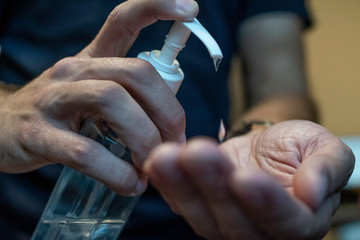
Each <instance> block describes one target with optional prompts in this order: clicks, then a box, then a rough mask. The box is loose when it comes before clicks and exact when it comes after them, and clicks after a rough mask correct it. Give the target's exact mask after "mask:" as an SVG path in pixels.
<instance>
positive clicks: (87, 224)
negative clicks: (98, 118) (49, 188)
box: [32, 120, 139, 240]
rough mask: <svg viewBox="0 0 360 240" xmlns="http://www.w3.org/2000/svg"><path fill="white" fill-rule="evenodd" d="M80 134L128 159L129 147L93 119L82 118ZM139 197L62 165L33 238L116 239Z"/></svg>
mask: <svg viewBox="0 0 360 240" xmlns="http://www.w3.org/2000/svg"><path fill="white" fill-rule="evenodd" d="M81 134H82V135H84V136H87V137H89V138H92V139H94V140H96V141H98V142H99V143H101V144H102V145H104V146H105V147H106V148H107V149H108V150H109V151H111V152H112V153H113V154H115V155H116V156H117V157H119V158H120V159H122V160H124V161H131V156H130V152H129V150H128V149H127V148H126V147H124V146H123V145H121V144H120V143H118V142H116V141H114V139H113V138H112V137H111V136H110V134H108V132H107V133H106V132H103V131H100V130H99V128H97V126H96V125H95V123H94V122H92V121H90V120H87V121H85V123H84V125H83V127H82V130H81ZM138 198H139V197H124V196H121V195H118V194H116V193H115V192H113V191H111V190H110V189H109V188H107V187H106V186H105V185H104V184H102V183H101V182H99V181H97V180H95V179H93V178H91V177H88V176H86V175H84V174H81V173H79V172H77V171H76V170H74V169H72V168H69V167H64V169H63V171H62V173H61V175H60V177H59V180H58V182H57V184H56V186H55V188H54V190H53V192H52V195H51V197H50V199H49V201H48V203H47V206H46V207H45V210H44V212H43V214H42V216H41V219H40V221H39V223H38V225H37V228H36V230H35V232H34V234H33V237H32V239H33V240H55V239H56V240H60V239H72V240H85V239H97V240H99V239H103V240H105V239H106V240H115V239H118V236H119V234H120V232H121V230H122V229H123V226H124V224H125V222H126V220H127V219H128V217H129V215H130V213H131V211H132V209H133V208H134V206H135V204H136V201H137V199H138Z"/></svg>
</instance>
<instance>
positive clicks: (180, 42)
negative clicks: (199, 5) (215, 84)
mask: <svg viewBox="0 0 360 240" xmlns="http://www.w3.org/2000/svg"><path fill="white" fill-rule="evenodd" d="M191 32H192V33H194V34H195V35H196V36H197V37H198V38H199V39H200V40H201V41H202V42H203V43H204V45H205V46H206V48H207V49H208V51H209V54H210V56H211V58H212V59H213V60H214V65H215V70H216V71H217V69H218V67H219V64H220V62H221V59H222V58H223V55H222V52H221V50H220V47H219V45H218V44H217V42H216V41H215V40H214V38H213V37H212V36H211V35H210V33H209V32H208V31H207V30H206V29H205V28H204V26H203V25H202V24H201V23H200V22H199V21H198V20H197V19H196V18H195V19H194V20H193V21H191V22H180V21H175V23H174V24H173V26H172V27H171V29H170V32H169V34H168V35H167V37H166V40H165V44H164V46H163V47H162V49H161V51H160V54H159V57H158V58H159V60H160V61H161V62H163V63H166V64H170V65H171V64H172V63H173V61H174V60H175V59H176V56H177V55H178V53H179V52H180V51H181V50H182V49H183V48H184V47H185V43H186V41H187V40H188V38H189V35H190V33H191Z"/></svg>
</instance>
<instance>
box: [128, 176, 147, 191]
mask: <svg viewBox="0 0 360 240" xmlns="http://www.w3.org/2000/svg"><path fill="white" fill-rule="evenodd" d="M147 185H148V177H147V176H145V175H142V176H140V179H139V181H138V182H137V184H136V187H135V189H134V191H133V192H132V193H131V196H138V195H140V194H142V193H143V192H145V190H146V188H147Z"/></svg>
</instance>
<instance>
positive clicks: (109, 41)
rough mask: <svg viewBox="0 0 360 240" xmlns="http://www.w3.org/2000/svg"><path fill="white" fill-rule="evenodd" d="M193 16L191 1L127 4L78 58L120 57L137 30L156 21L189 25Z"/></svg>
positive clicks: (132, 0)
mask: <svg viewBox="0 0 360 240" xmlns="http://www.w3.org/2000/svg"><path fill="white" fill-rule="evenodd" d="M197 13H198V5H197V3H196V2H195V1H193V0H173V1H169V0H128V1H126V2H124V3H122V4H120V5H118V6H117V7H116V8H115V9H114V10H113V11H112V12H111V13H110V15H109V16H108V18H107V20H106V22H105V24H104V25H103V27H102V29H101V30H100V32H99V33H98V35H97V36H96V38H95V39H94V41H93V42H92V43H91V44H90V45H88V46H87V47H86V48H85V49H84V50H83V51H82V52H81V53H80V54H79V56H87V57H124V56H125V55H126V53H127V51H128V50H129V48H130V47H131V46H132V44H133V43H134V41H135V39H136V38H137V36H138V34H139V32H140V30H141V29H143V28H145V27H146V26H148V25H150V24H153V23H155V22H156V21H157V20H159V19H161V20H180V21H191V20H192V19H194V18H195V16H196V15H197Z"/></svg>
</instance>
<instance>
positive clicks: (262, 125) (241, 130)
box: [226, 120, 273, 139]
mask: <svg viewBox="0 0 360 240" xmlns="http://www.w3.org/2000/svg"><path fill="white" fill-rule="evenodd" d="M272 125H273V122H270V121H261V120H254V121H247V122H241V124H239V125H237V127H236V128H234V129H230V130H229V131H228V133H227V135H226V138H227V139H229V138H233V137H237V136H241V135H245V134H248V133H250V132H253V131H259V130H265V129H267V128H268V127H271V126H272Z"/></svg>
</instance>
